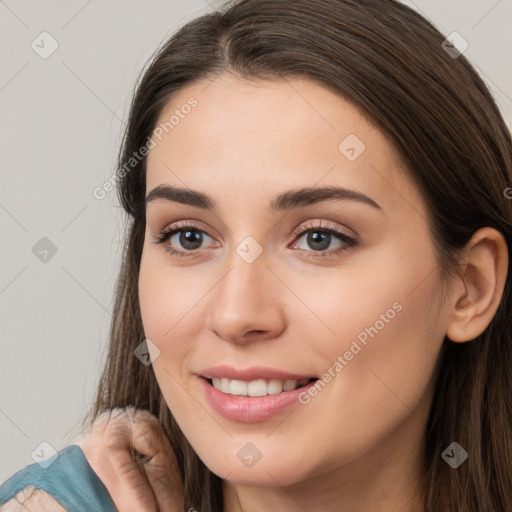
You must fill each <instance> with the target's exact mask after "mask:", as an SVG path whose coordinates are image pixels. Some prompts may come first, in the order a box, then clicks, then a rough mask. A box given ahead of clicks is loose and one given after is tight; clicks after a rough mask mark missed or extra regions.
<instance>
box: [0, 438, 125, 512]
mask: <svg viewBox="0 0 512 512" xmlns="http://www.w3.org/2000/svg"><path fill="white" fill-rule="evenodd" d="M20 492H22V494H21V495H19V493H20ZM16 498H17V501H16ZM13 500H14V501H13ZM38 500H41V505H36V504H37V503H38ZM19 502H22V503H21V504H20V503H19ZM16 503H18V505H17V506H18V508H12V509H10V508H7V509H6V508H4V507H6V506H10V507H14V506H16ZM2 504H5V505H3V506H2V508H1V509H0V512H4V510H6V511H9V510H20V512H21V511H26V510H36V509H37V510H41V511H46V510H48V511H51V512H53V511H55V512H62V511H63V510H88V511H91V512H93V511H115V510H116V508H115V506H114V503H113V501H112V499H111V497H110V494H109V493H108V491H107V489H106V487H105V486H104V485H103V483H102V481H101V480H100V479H99V477H98V476H97V475H96V473H95V472H94V470H93V469H92V467H91V466H90V464H89V463H88V461H87V459H86V457H85V455H84V453H83V451H82V449H81V447H80V446H79V445H70V446H66V447H65V448H63V449H62V450H60V451H59V452H57V453H56V454H54V456H53V458H50V459H48V460H46V461H42V462H39V463H34V464H30V465H29V466H26V467H25V468H23V469H21V470H20V471H18V472H17V473H15V474H14V475H13V476H11V477H10V478H9V479H8V480H7V481H6V482H4V483H3V484H2V485H0V505H2ZM56 504H57V505H58V506H60V508H55V505H56ZM43 505H44V506H47V507H54V508H37V506H39V507H42V506H43ZM29 506H31V507H36V508H27V507H29Z"/></svg>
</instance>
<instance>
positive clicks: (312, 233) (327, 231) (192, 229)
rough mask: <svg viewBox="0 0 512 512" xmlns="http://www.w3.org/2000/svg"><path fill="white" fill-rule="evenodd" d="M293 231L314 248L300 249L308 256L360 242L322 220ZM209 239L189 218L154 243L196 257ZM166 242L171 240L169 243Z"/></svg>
mask: <svg viewBox="0 0 512 512" xmlns="http://www.w3.org/2000/svg"><path fill="white" fill-rule="evenodd" d="M293 234H294V235H295V236H296V237H297V238H298V240H299V241H301V240H302V239H303V241H304V243H305V244H306V245H309V247H310V248H311V249H312V250H309V249H307V248H304V247H303V246H302V247H301V246H299V247H298V249H299V250H300V251H302V252H305V253H309V254H308V257H310V258H325V257H329V256H336V255H338V254H340V253H342V252H344V251H349V250H351V249H353V248H354V247H356V246H357V245H358V241H357V240H356V239H355V238H353V237H352V236H349V235H347V234H346V233H344V232H343V231H341V230H339V229H337V228H334V227H331V226H322V223H321V221H320V224H319V225H312V224H308V223H306V224H303V225H301V226H300V227H299V228H297V229H296V230H295V231H294V232H293ZM305 235H307V236H305ZM206 238H209V239H211V240H213V238H212V237H211V236H210V235H208V233H206V232H205V231H204V230H203V229H201V228H200V227H199V226H197V225H195V224H193V223H191V222H190V221H187V222H179V223H176V224H173V225H171V226H169V227H167V228H166V229H164V230H163V231H162V232H161V233H159V234H158V235H157V236H156V238H155V240H154V243H156V244H161V245H163V246H164V249H165V250H166V251H167V252H168V253H169V254H171V255H173V256H178V257H182V256H183V257H186V256H194V255H195V253H196V252H197V251H199V250H200V249H204V247H203V242H205V240H206ZM173 239H174V240H173ZM167 241H169V242H170V243H166V242H167ZM333 242H337V244H336V247H335V248H334V249H331V250H330V251H326V249H328V248H329V247H330V246H331V245H332V243H333ZM294 245H297V242H295V244H294ZM176 246H181V247H182V249H183V250H182V249H179V248H176Z"/></svg>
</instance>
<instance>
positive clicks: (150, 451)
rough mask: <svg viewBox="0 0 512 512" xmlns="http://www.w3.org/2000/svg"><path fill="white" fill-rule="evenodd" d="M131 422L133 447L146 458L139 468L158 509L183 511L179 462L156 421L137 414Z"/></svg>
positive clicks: (145, 413) (167, 511) (171, 511)
mask: <svg viewBox="0 0 512 512" xmlns="http://www.w3.org/2000/svg"><path fill="white" fill-rule="evenodd" d="M131 419H132V447H133V448H134V449H135V450H136V451H137V452H138V453H140V454H142V455H146V456H148V457H149V460H148V461H146V462H144V463H143V464H141V465H142V467H143V468H144V472H145V474H146V477H147V479H148V481H149V483H150V485H151V487H152V489H153V493H154V495H155V499H156V503H157V506H158V510H160V511H161V512H179V511H182V510H183V505H184V500H183V484H182V480H181V475H180V471H179V468H178V462H177V460H176V457H175V456H174V452H173V450H172V448H171V445H170V443H169V440H168V439H167V436H166V435H165V433H164V431H163V429H162V426H161V424H160V422H159V421H158V419H157V418H156V417H155V416H153V415H152V414H150V413H149V412H148V411H137V413H136V414H135V415H134V416H133V417H131Z"/></svg>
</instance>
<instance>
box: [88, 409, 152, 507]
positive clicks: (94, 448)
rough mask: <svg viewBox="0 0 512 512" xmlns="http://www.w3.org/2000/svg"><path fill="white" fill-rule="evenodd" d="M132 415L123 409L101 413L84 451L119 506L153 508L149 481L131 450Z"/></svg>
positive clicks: (129, 411) (131, 412)
mask: <svg viewBox="0 0 512 512" xmlns="http://www.w3.org/2000/svg"><path fill="white" fill-rule="evenodd" d="M133 415H134V411H133V410H126V409H115V410H113V411H109V412H107V413H104V414H102V415H101V416H100V417H98V418H97V420H96V421H95V422H94V425H93V430H92V432H91V435H89V436H88V438H87V440H86V441H85V442H84V446H83V451H84V453H85V454H86V456H87V458H88V460H89V463H90V465H91V467H92V468H93V470H94V471H95V473H96V474H97V475H98V477H99V478H100V480H102V482H103V483H104V485H105V486H106V487H107V490H108V491H109V493H110V496H111V497H112V500H113V502H114V504H115V505H116V508H117V509H118V510H121V511H122V512H136V511H141V512H156V511H157V505H156V500H155V496H154V494H153V491H152V487H151V484H150V483H149V482H148V479H147V477H146V475H145V474H144V471H143V469H142V468H141V467H140V466H139V465H138V464H137V463H136V461H135V460H134V459H133V456H132V452H131V450H130V444H131V439H132V430H131V428H132V427H131V419H130V418H131V417H133Z"/></svg>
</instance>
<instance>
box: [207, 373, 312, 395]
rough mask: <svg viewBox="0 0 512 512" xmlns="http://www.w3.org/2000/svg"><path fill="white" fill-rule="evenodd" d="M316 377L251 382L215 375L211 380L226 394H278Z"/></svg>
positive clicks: (307, 382)
mask: <svg viewBox="0 0 512 512" xmlns="http://www.w3.org/2000/svg"><path fill="white" fill-rule="evenodd" d="M312 380H314V379H302V380H293V379H289V380H278V379H271V380H265V379H257V380H251V381H250V382H248V381H244V380H236V379H228V378H226V377H223V378H220V377H214V378H213V379H211V380H210V383H211V384H212V385H213V387H214V388H215V389H217V390H219V391H221V392H222V393H224V394H226V395H236V396H267V395H277V394H279V393H282V392H283V391H293V390H295V389H297V388H300V387H302V386H306V385H307V384H309V383H310V382H311V381H312Z"/></svg>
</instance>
